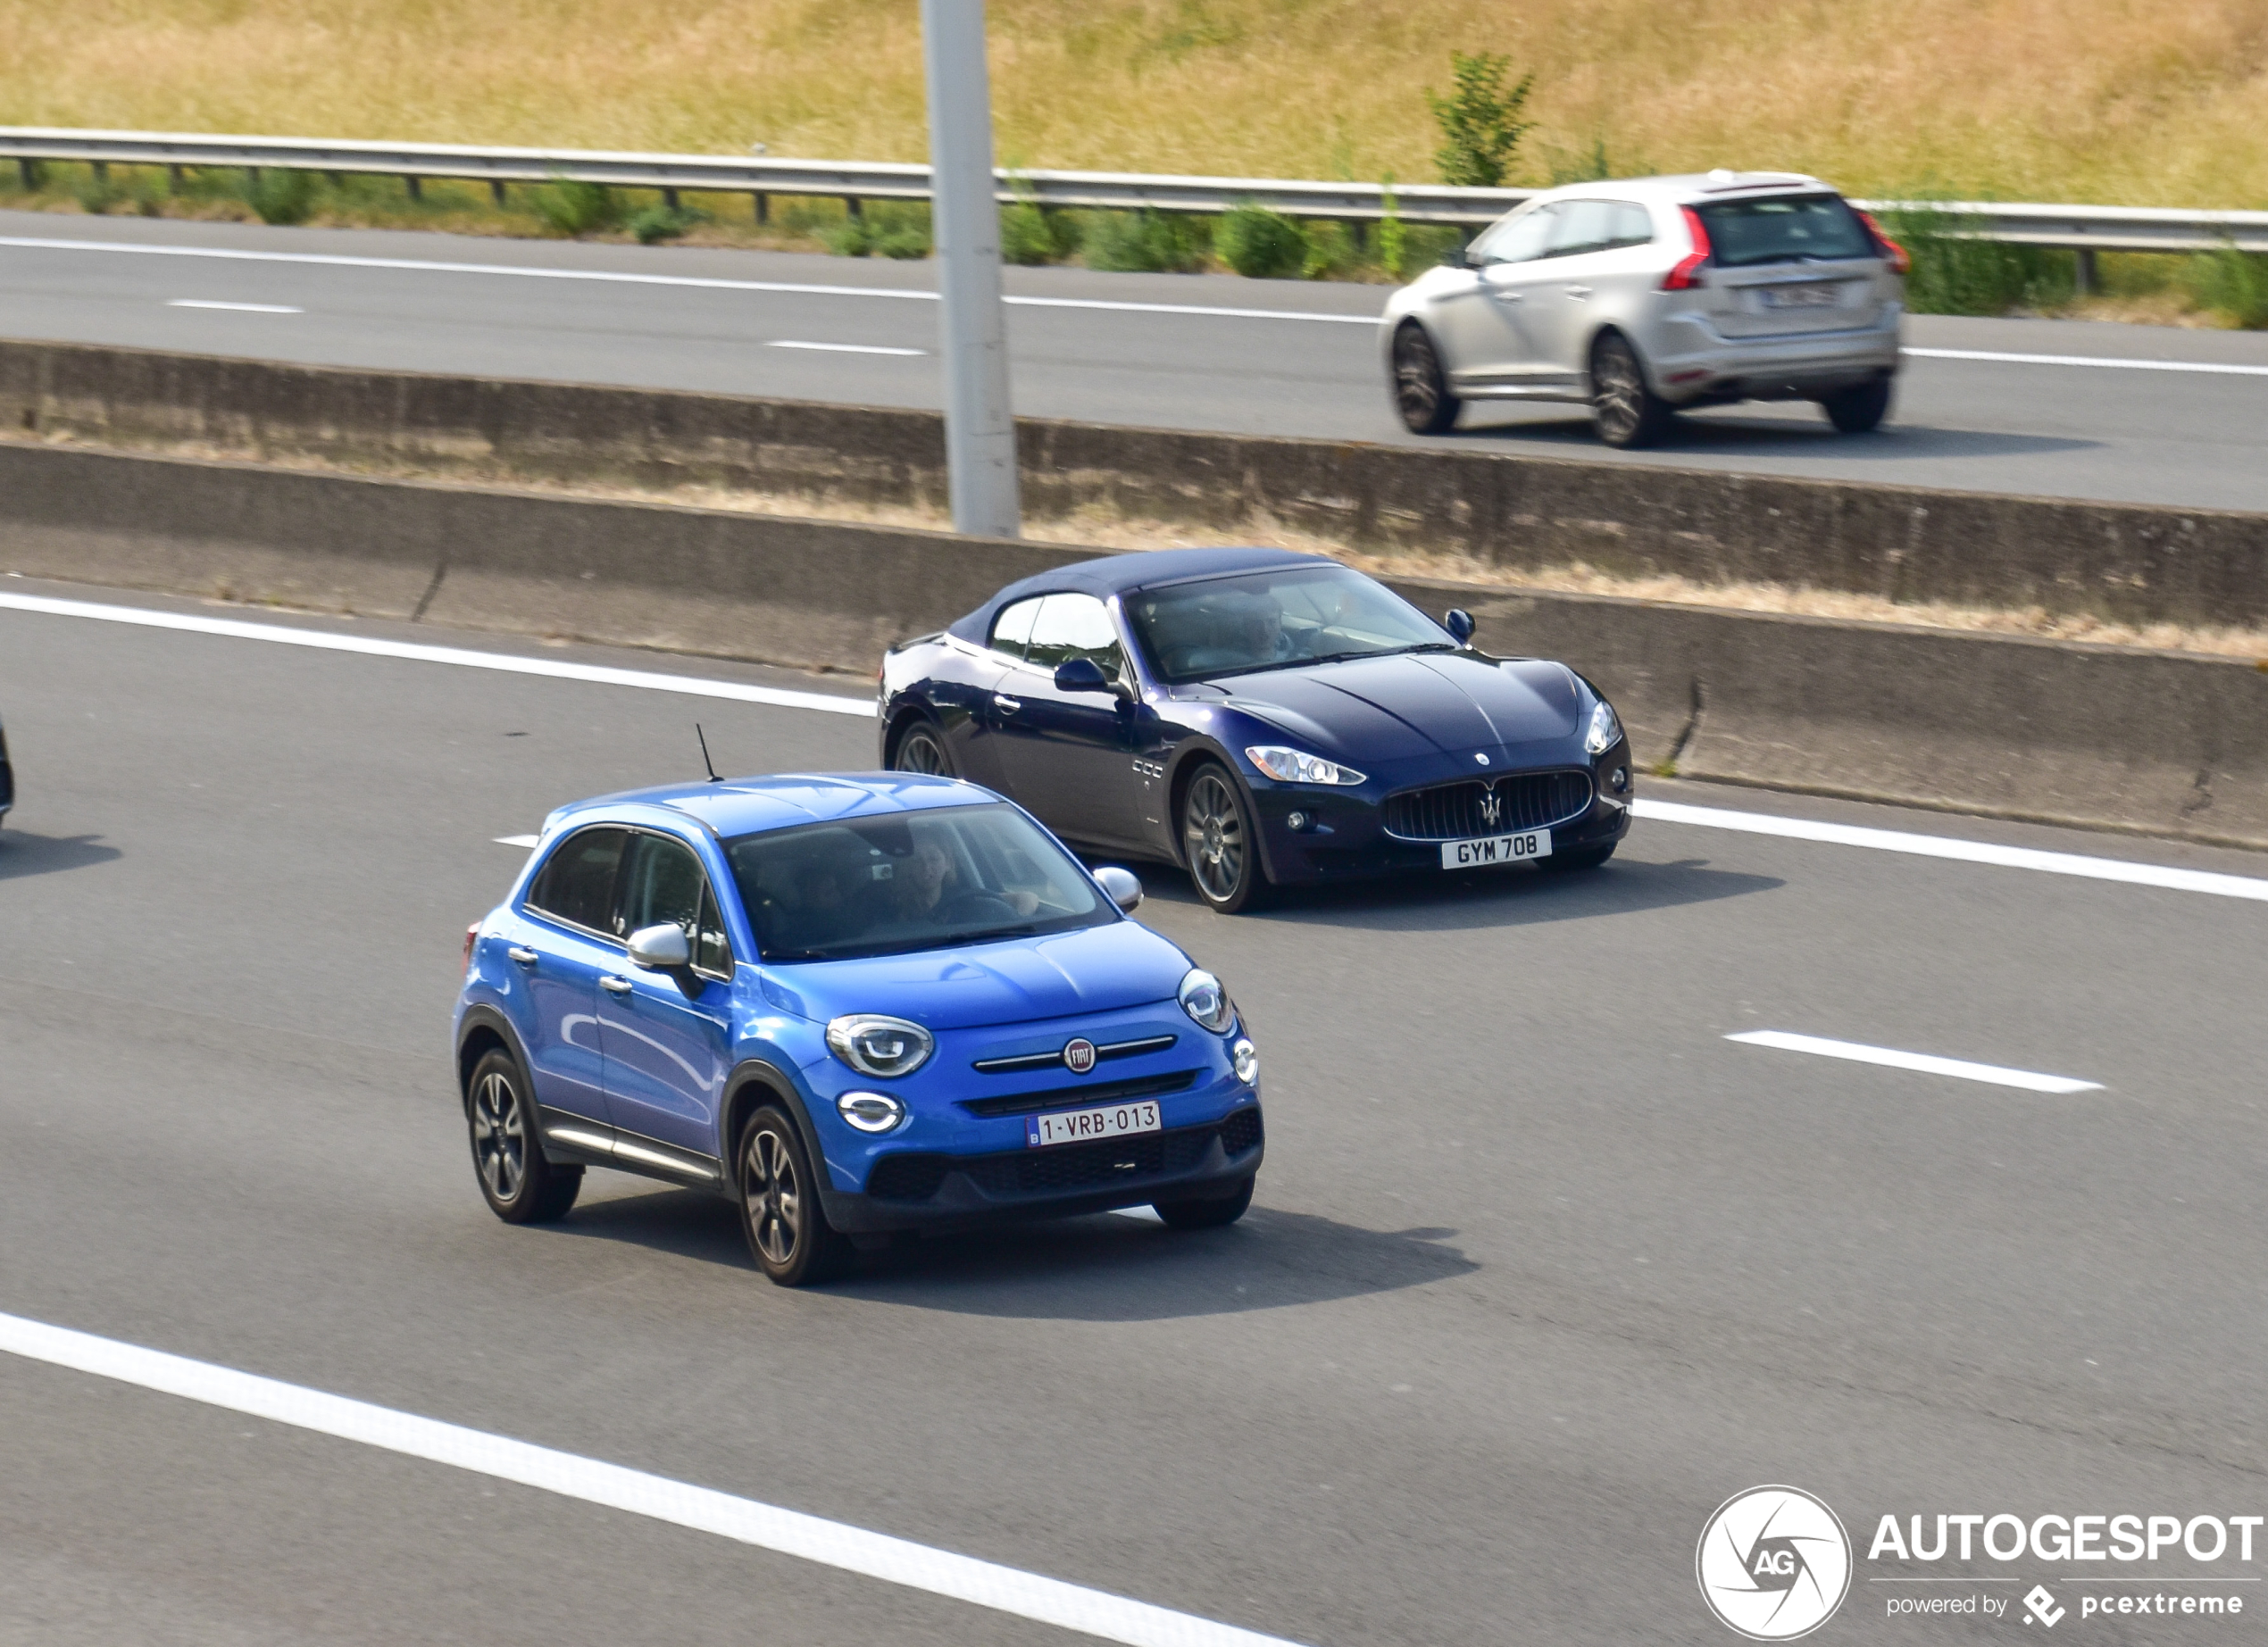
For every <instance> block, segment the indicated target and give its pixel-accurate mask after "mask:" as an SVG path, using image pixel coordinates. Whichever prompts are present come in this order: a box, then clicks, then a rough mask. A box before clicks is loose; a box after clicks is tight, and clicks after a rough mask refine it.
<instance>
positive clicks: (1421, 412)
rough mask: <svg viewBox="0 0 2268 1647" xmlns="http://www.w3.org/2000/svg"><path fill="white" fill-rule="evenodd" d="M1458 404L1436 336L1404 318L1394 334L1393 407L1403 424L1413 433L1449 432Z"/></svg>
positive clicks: (1455, 419) (1454, 423)
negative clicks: (1444, 366) (1434, 337)
mask: <svg viewBox="0 0 2268 1647" xmlns="http://www.w3.org/2000/svg"><path fill="white" fill-rule="evenodd" d="M1457 406H1458V401H1457V397H1456V396H1455V395H1452V394H1450V393H1449V378H1448V374H1447V372H1446V371H1444V370H1442V369H1441V354H1440V351H1439V350H1438V349H1436V348H1435V347H1434V346H1433V339H1432V338H1430V337H1427V336H1426V334H1425V328H1424V327H1422V326H1420V325H1419V324H1418V323H1417V322H1416V321H1415V320H1405V321H1403V322H1402V329H1401V330H1399V331H1397V332H1396V333H1395V334H1394V410H1395V411H1397V412H1400V413H1401V414H1402V427H1403V428H1406V429H1408V430H1409V431H1410V433H1411V434H1413V435H1446V434H1447V433H1448V432H1449V430H1450V429H1452V428H1455V426H1456V421H1457Z"/></svg>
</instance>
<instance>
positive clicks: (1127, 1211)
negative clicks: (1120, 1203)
mask: <svg viewBox="0 0 2268 1647" xmlns="http://www.w3.org/2000/svg"><path fill="white" fill-rule="evenodd" d="M1111 1211H1112V1212H1113V1214H1114V1215H1115V1216H1117V1217H1119V1218H1122V1219H1141V1220H1142V1221H1143V1222H1144V1223H1146V1224H1163V1223H1164V1222H1165V1220H1164V1219H1162V1218H1160V1217H1158V1215H1157V1209H1156V1208H1155V1207H1113V1208H1112V1209H1111Z"/></svg>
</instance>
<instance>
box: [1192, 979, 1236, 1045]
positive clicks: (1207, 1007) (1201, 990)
mask: <svg viewBox="0 0 2268 1647" xmlns="http://www.w3.org/2000/svg"><path fill="white" fill-rule="evenodd" d="M1180 994H1181V1010H1182V1011H1184V1012H1187V1013H1188V1015H1189V1016H1190V1017H1191V1018H1194V1019H1197V1022H1198V1023H1200V1024H1203V1025H1204V1026H1205V1027H1206V1028H1207V1029H1210V1030H1211V1031H1213V1034H1214V1035H1226V1034H1227V1033H1228V1031H1229V1026H1230V1025H1231V1024H1233V1023H1235V1022H1236V1021H1237V1009H1236V1008H1235V1007H1233V1006H1231V1005H1230V1003H1229V992H1228V991H1227V990H1225V989H1223V988H1222V987H1221V980H1220V979H1219V978H1217V977H1213V974H1212V973H1210V972H1205V971H1201V970H1198V969H1194V968H1193V969H1191V970H1190V972H1189V975H1188V977H1185V978H1183V979H1182V980H1181V991H1180Z"/></svg>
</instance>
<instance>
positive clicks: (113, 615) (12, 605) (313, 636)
mask: <svg viewBox="0 0 2268 1647" xmlns="http://www.w3.org/2000/svg"><path fill="white" fill-rule="evenodd" d="M0 611H34V612H45V613H46V614H48V615H50V616H53V617H58V618H92V619H94V620H96V621H97V622H101V623H130V624H135V625H138V626H139V627H141V628H151V629H180V630H184V631H186V632H188V633H189V634H192V635H221V636H229V638H231V639H234V640H255V641H269V642H272V643H274V644H275V645H282V646H312V647H314V648H316V649H317V650H319V651H322V652H352V653H361V654H362V655H363V656H364V657H371V658H405V659H407V660H409V661H412V662H416V663H451V664H454V665H456V666H457V667H458V668H460V669H471V670H497V671H499V672H501V673H503V674H506V675H540V676H543V677H546V678H548V679H552V680H587V681H590V682H592V683H594V684H595V685H597V686H638V687H641V688H643V689H644V690H646V691H647V692H681V693H684V694H685V695H688V696H689V697H699V698H730V699H733V700H735V701H737V702H738V703H771V704H774V705H777V706H778V707H780V708H782V709H815V710H820V711H824V712H825V713H828V714H832V715H860V716H863V717H865V718H867V719H869V720H871V719H872V718H873V714H874V702H873V700H872V699H871V698H852V697H837V696H835V695H832V694H831V693H825V692H794V691H789V690H788V689H787V688H785V687H780V686H747V685H745V684H743V683H742V682H740V681H737V680H704V679H702V678H699V677H697V676H692V675H662V674H656V673H655V672H653V671H651V670H618V669H608V668H606V667H605V666H603V665H600V664H596V663H570V662H568V661H565V660H564V659H558V658H524V657H517V656H514V655H513V654H512V653H501V652H471V651H467V650H466V649H464V648H463V647H461V646H423V645H417V644H416V643H414V642H411V641H391V640H379V639H376V638H374V637H372V636H367V635H335V634H332V633H330V632H329V631H327V630H323V629H290V628H284V627H283V626H282V625H281V624H277V623H245V622H242V621H240V620H237V619H234V618H202V617H196V616H193V615H191V614H189V613H187V612H172V611H146V610H145V609H143V608H141V607H138V606H104V605H98V604H96V603H94V602H92V601H58V600H51V599H49V598H47V597H46V596H44V595H0Z"/></svg>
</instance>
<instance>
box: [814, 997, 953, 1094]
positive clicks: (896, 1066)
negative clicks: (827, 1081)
mask: <svg viewBox="0 0 2268 1647" xmlns="http://www.w3.org/2000/svg"><path fill="white" fill-rule="evenodd" d="M827 1050H828V1051H829V1052H832V1053H834V1054H835V1056H836V1057H838V1058H839V1059H841V1060H842V1061H844V1062H845V1063H846V1064H848V1065H849V1066H850V1067H851V1068H852V1069H855V1070H857V1071H858V1072H859V1074H861V1075H871V1076H877V1077H880V1078H881V1079H883V1080H888V1079H889V1078H890V1077H893V1076H900V1075H912V1074H913V1072H914V1071H915V1070H916V1069H920V1068H921V1066H922V1065H923V1064H925V1063H927V1062H929V1061H930V1053H931V1052H935V1051H936V1050H937V1042H936V1041H935V1040H933V1039H932V1038H931V1037H930V1032H929V1031H928V1030H926V1029H924V1028H922V1027H921V1025H919V1024H909V1023H907V1022H906V1021H905V1019H902V1018H884V1017H883V1016H881V1014H880V1013H878V1012H854V1013H852V1014H851V1015H850V1016H849V1017H847V1018H838V1019H836V1020H835V1021H834V1022H833V1023H831V1024H830V1025H828V1026H827Z"/></svg>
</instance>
